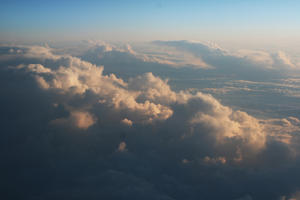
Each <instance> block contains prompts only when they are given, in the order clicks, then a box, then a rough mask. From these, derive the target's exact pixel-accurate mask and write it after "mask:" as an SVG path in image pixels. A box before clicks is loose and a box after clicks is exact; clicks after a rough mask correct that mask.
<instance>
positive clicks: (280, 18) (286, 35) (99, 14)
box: [0, 0, 300, 46]
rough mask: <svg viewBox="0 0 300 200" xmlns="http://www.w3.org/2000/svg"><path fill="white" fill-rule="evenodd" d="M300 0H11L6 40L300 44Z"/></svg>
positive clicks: (4, 5) (4, 8)
mask: <svg viewBox="0 0 300 200" xmlns="http://www.w3.org/2000/svg"><path fill="white" fill-rule="evenodd" d="M299 9H300V3H299V1H296V0H272V1H271V0H260V1H258V0H251V1H250V0H243V1H241V0H227V1H216V0H212V1H211V0H210V1H208V0H201V1H194V0H189V1H178V0H174V1H170V0H154V1H135V0H129V1H120V0H114V1H102V0H100V1H93V0H88V1H82V0H79V1H57V0H53V1H47V0H42V1H35V0H30V1H16V0H12V1H6V0H1V8H0V11H1V20H0V27H1V35H2V37H1V40H2V41H3V40H4V41H6V40H8V41H9V40H16V38H18V39H19V40H27V41H42V40H49V41H53V40H54V41H56V40H79V39H86V38H92V39H105V40H113V41H114V40H119V41H151V40H157V39H165V40H172V39H173V40H179V39H188V40H213V41H218V42H224V43H225V42H231V43H232V42H233V41H235V42H236V43H237V41H238V42H239V43H243V44H244V45H251V44H253V43H255V44H256V45H257V44H261V43H267V44H268V45H271V44H272V43H273V44H274V43H275V44H278V45H281V46H284V44H289V45H292V44H294V43H295V41H296V42H297V44H299V38H298V35H299V33H300V30H299V27H300V26H299V25H300V20H299V17H300V16H299V12H298V11H299Z"/></svg>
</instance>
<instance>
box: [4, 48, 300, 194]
mask: <svg viewBox="0 0 300 200" xmlns="http://www.w3.org/2000/svg"><path fill="white" fill-rule="evenodd" d="M203 48H204V47H203ZM0 49H1V56H0V61H1V73H0V75H1V77H0V78H1V79H0V83H1V85H2V87H1V91H0V92H1V94H2V96H3V98H1V100H0V105H1V109H2V116H1V122H2V130H3V131H2V134H1V140H0V141H1V142H0V144H1V147H0V148H1V151H0V152H1V153H0V154H1V157H2V161H3V163H4V165H2V166H1V173H2V175H3V176H2V177H3V180H4V182H3V184H1V186H2V188H5V193H4V195H5V196H6V197H7V198H21V197H22V198H23V199H35V198H36V199H53V198H55V199H66V198H67V199H82V198H85V199H99V198H104V199H201V198H204V199H221V198H223V199H241V198H246V199H247V198H248V199H249V198H250V199H251V198H253V199H274V198H279V197H280V196H284V195H286V194H293V193H295V192H296V191H297V190H296V189H297V186H298V185H299V180H300V179H299V177H298V175H296V174H295V173H296V172H297V169H298V167H297V166H298V162H299V155H298V154H299V152H298V149H299V145H298V142H297V141H298V140H299V137H298V133H299V119H298V118H295V117H290V118H286V119H258V118H255V117H253V116H250V115H249V114H247V113H245V112H243V111H240V110H234V109H232V108H230V107H228V106H225V105H222V104H221V103H220V101H218V100H217V99H216V98H214V97H213V96H211V95H210V94H205V93H201V92H191V91H187V90H185V91H174V90H172V89H171V87H170V86H169V84H168V80H164V79H161V78H159V77H157V76H155V75H153V73H151V72H149V73H144V74H140V75H138V76H136V77H131V78H128V79H127V80H124V79H121V78H119V77H117V76H116V75H115V74H110V75H105V74H104V73H103V70H104V68H103V67H102V66H97V65H94V64H91V63H90V62H87V61H83V60H81V59H79V58H77V57H74V56H70V55H67V54H55V53H53V52H55V50H54V49H50V48H45V47H39V46H5V47H1V48H0ZM128 49H129V50H130V53H131V54H133V53H134V51H133V50H132V49H130V48H129V47H128ZM129 50H128V51H129ZM104 51H111V48H105V49H104ZM213 55H214V56H216V57H217V58H218V57H222V59H223V58H224V55H223V52H222V51H221V50H216V51H215V52H213ZM206 56H207V57H208V58H209V59H216V60H218V59H217V58H216V57H214V58H212V55H210V54H209V55H206ZM281 57H282V56H281ZM204 58H205V59H204ZM204 58H203V60H204V61H205V60H206V59H208V58H206V57H205V56H204ZM283 58H284V57H283ZM209 59H208V60H209ZM226 59H229V58H227V57H226ZM141 62H142V61H141ZM145 62H146V61H145ZM216 62H217V61H216ZM271 168H272V169H271ZM287 169H288V170H287ZM232 188H234V189H235V190H234V191H233V190H232ZM278 188H279V189H278ZM16 191H18V193H16ZM215 191H218V192H215Z"/></svg>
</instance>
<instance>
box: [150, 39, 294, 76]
mask: <svg viewBox="0 0 300 200" xmlns="http://www.w3.org/2000/svg"><path fill="white" fill-rule="evenodd" d="M153 44H156V45H159V46H166V47H172V48H175V49H176V50H180V51H182V52H186V53H189V54H192V55H194V56H196V57H197V58H199V59H201V60H203V62H204V63H205V64H206V65H207V66H211V67H213V68H215V69H216V70H218V71H220V72H226V71H227V72H231V73H236V74H238V75H239V76H242V75H243V76H245V75H246V73H251V74H253V73H256V72H259V71H260V72H261V73H263V74H264V76H265V77H266V74H265V73H264V72H265V71H269V72H270V71H271V72H273V73H286V72H287V71H290V72H291V71H295V70H297V69H298V67H297V65H296V64H294V63H293V61H292V60H291V59H290V58H289V57H288V56H287V55H286V54H285V53H284V52H283V51H278V52H277V53H274V54H272V53H268V52H265V51H254V50H239V51H238V52H236V53H231V52H229V51H227V50H224V49H222V48H220V47H218V46H215V45H210V44H203V43H200V42H193V41H185V40H183V41H154V42H153ZM224 70H225V71H224ZM253 75H254V74H253ZM274 75H275V74H274ZM248 77H250V76H248Z"/></svg>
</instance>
